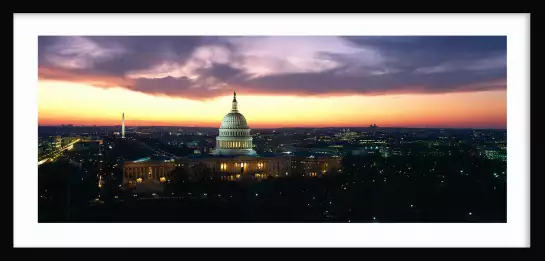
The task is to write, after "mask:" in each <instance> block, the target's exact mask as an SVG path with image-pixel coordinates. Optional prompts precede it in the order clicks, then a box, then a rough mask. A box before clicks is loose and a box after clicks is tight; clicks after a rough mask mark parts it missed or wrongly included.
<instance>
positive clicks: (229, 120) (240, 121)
mask: <svg viewBox="0 0 545 261" xmlns="http://www.w3.org/2000/svg"><path fill="white" fill-rule="evenodd" d="M220 129H248V123H247V122H246V118H244V115H242V114H240V113H239V112H230V113H228V114H227V115H225V117H223V121H222V122H221V126H220Z"/></svg>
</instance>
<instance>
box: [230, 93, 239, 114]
mask: <svg viewBox="0 0 545 261" xmlns="http://www.w3.org/2000/svg"><path fill="white" fill-rule="evenodd" d="M231 110H232V111H236V110H238V109H237V91H236V90H233V105H232V107H231Z"/></svg>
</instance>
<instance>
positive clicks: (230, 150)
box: [123, 92, 341, 188]
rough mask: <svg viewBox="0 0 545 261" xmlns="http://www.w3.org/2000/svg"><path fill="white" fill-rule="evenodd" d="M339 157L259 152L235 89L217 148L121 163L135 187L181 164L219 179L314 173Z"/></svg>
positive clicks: (166, 176) (164, 177) (333, 165)
mask: <svg viewBox="0 0 545 261" xmlns="http://www.w3.org/2000/svg"><path fill="white" fill-rule="evenodd" d="M340 161H341V158H340V157H330V156H315V155H299V154H297V153H291V154H289V153H288V154H280V155H278V154H272V155H258V154H257V153H256V151H255V150H254V149H253V143H252V136H251V129H250V128H249V126H248V122H247V121H246V118H245V117H244V115H242V114H241V113H240V112H239V111H238V102H237V98H236V92H234V93H233V102H232V105H231V111H230V112H229V113H227V115H225V117H224V118H223V121H222V123H221V125H220V128H219V135H218V136H217V137H216V149H215V150H214V151H213V152H212V153H211V154H210V155H192V156H188V157H182V158H177V159H170V158H169V159H152V158H150V157H148V158H144V159H141V160H137V161H130V162H125V163H124V164H123V185H124V187H127V188H135V187H137V186H138V184H141V183H154V184H163V183H169V182H170V179H171V178H172V173H171V172H172V171H173V170H174V169H176V168H181V169H182V170H183V171H182V173H184V175H190V176H198V175H201V174H203V173H207V174H208V175H211V176H213V177H215V178H219V179H222V180H229V181H236V180H241V179H250V180H259V179H266V178H275V177H286V176H290V175H298V176H311V177H316V176H320V175H325V174H327V173H330V172H333V171H337V170H338V169H339V167H340Z"/></svg>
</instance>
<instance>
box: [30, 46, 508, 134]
mask: <svg viewBox="0 0 545 261" xmlns="http://www.w3.org/2000/svg"><path fill="white" fill-rule="evenodd" d="M38 60H39V83H38V107H39V122H38V124H39V125H40V126H48V125H61V124H74V125H87V126H92V125H97V126H113V125H120V124H121V121H120V118H121V117H120V116H121V114H122V113H123V112H124V113H126V114H127V117H126V119H125V125H126V126H145V125H149V126H153V125H155V126H186V127H190V126H195V127H212V128H213V127H217V124H218V120H219V119H221V118H222V117H223V116H224V115H225V114H226V113H227V112H228V109H229V105H230V99H231V94H232V90H233V89H234V88H236V90H237V95H238V99H239V104H240V105H239V108H240V110H241V112H243V113H244V115H245V116H246V117H247V118H248V120H249V121H251V122H252V127H253V128H281V127H317V128H319V127H366V126H369V125H370V124H377V125H378V126H381V127H414V128H422V127H428V128H495V129H505V128H506V103H507V101H506V79H505V78H506V37H475V36H467V37H439V36H429V37H393V36H388V37H337V36H328V37H189V36H179V37H157V36H153V37H152V36H146V37H143V36H141V37H138V36H131V37H125V36H123V37H112V36H107V37H81V36H78V37H67V36H63V37H49V36H48V37H39V59H38ZM66 108H71V109H70V110H66Z"/></svg>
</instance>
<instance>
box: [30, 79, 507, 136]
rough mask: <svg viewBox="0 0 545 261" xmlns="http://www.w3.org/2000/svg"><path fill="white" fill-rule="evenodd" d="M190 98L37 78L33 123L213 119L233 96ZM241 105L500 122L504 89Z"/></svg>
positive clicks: (303, 115) (262, 123) (285, 118)
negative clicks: (35, 115) (36, 100)
mask: <svg viewBox="0 0 545 261" xmlns="http://www.w3.org/2000/svg"><path fill="white" fill-rule="evenodd" d="M227 93H228V95H226V96H223V97H218V98H215V99H210V100H206V101H196V100H189V99H183V98H173V97H167V96H152V95H148V94H144V93H139V92H134V91H130V90H126V89H123V88H109V89H103V88H98V87H91V86H87V85H84V84H79V83H69V82H61V81H44V80H40V81H39V83H38V115H39V116H38V123H39V125H60V124H74V125H91V126H92V125H97V126H107V125H121V114H122V113H123V112H124V113H125V125H126V126H187V127H190V126H195V127H214V128H217V127H219V125H220V123H221V120H222V119H223V116H225V114H227V113H228V112H229V110H230V108H231V100H232V96H231V94H230V91H228V92H227ZM237 100H238V102H239V104H238V107H239V110H240V112H241V113H242V114H244V116H245V117H246V119H247V121H248V124H249V125H250V128H254V129H255V128H280V127H365V126H369V125H370V124H377V126H383V127H445V128H448V127H469V128H488V127H490V128H506V127H507V125H506V124H507V123H506V122H507V106H506V104H507V96H506V91H505V90H501V91H486V92H467V93H448V94H407V95H399V94H397V95H380V96H362V95H351V96H338V97H303V96H256V95H251V96H246V95H244V93H239V92H237Z"/></svg>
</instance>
